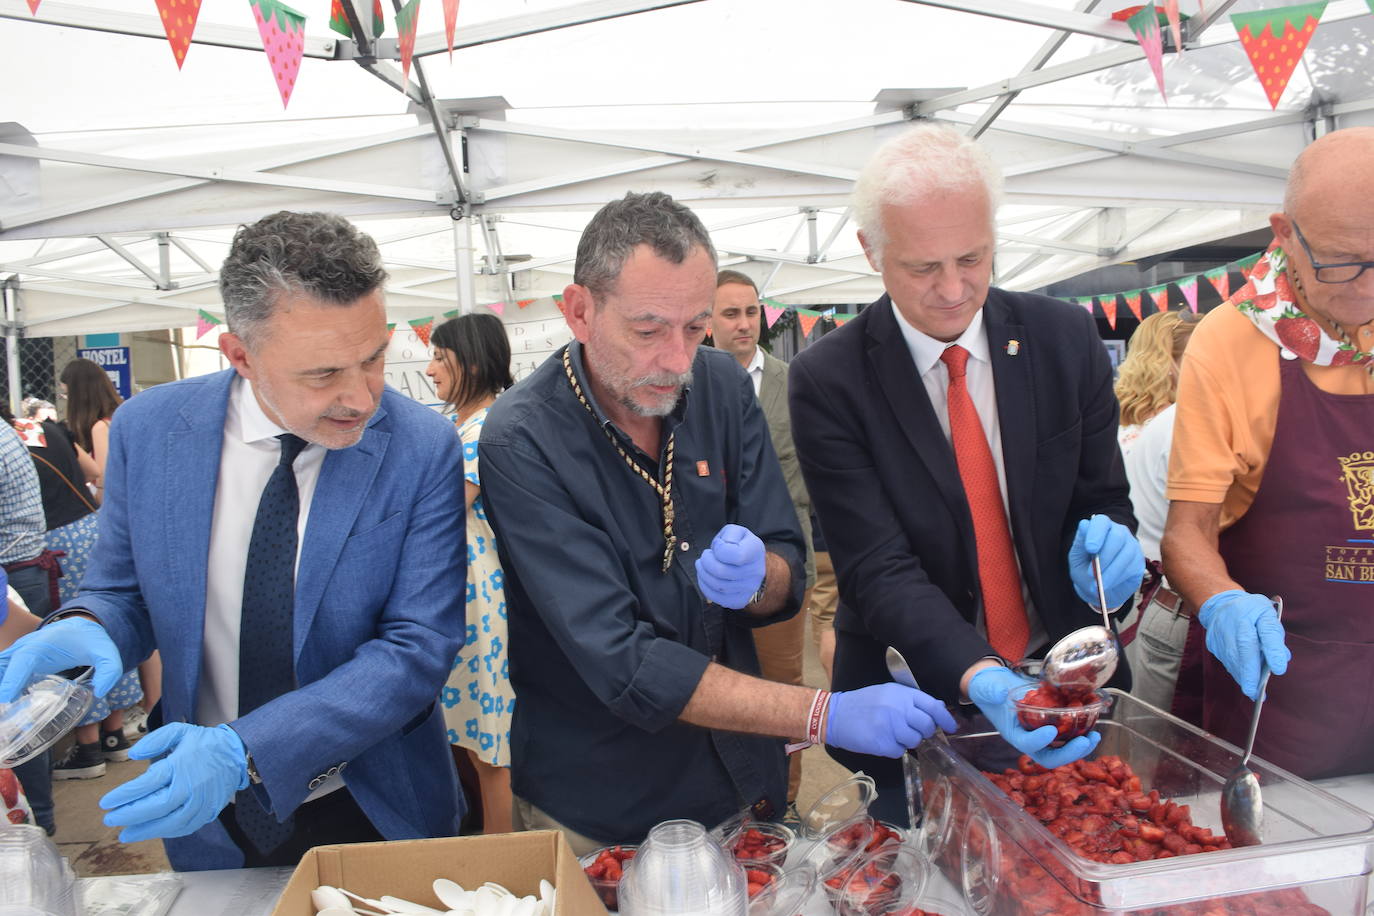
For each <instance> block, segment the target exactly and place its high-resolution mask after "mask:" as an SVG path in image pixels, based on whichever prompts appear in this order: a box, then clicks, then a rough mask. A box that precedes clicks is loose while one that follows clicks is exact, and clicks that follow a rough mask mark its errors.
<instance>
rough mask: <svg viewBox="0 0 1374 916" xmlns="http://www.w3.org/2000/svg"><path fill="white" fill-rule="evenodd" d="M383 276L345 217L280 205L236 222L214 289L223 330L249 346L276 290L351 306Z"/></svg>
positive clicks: (366, 239) (372, 251) (364, 239)
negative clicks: (250, 221)
mask: <svg viewBox="0 0 1374 916" xmlns="http://www.w3.org/2000/svg"><path fill="white" fill-rule="evenodd" d="M386 277H387V274H386V269H385V268H384V267H383V266H382V255H381V252H380V251H379V250H378V249H377V243H376V242H374V241H373V240H372V238H371V237H370V236H368V235H366V234H364V233H362V232H360V231H358V229H357V228H356V227H355V226H354V225H353V224H352V223H350V222H349V221H348V220H346V219H344V218H343V217H341V216H336V215H334V214H332V213H292V212H290V211H287V210H282V211H281V212H279V213H273V214H272V215H271V216H264V217H263V218H262V219H260V220H258V221H257V222H256V223H253V224H252V225H250V226H240V227H239V230H238V232H236V233H235V234H234V241H233V243H232V244H231V245H230V247H229V256H228V257H227V258H225V261H224V266H223V267H221V268H220V273H219V291H220V296H221V298H223V300H224V318H225V323H226V324H227V325H228V326H229V330H230V332H232V333H234V334H237V335H238V336H239V337H241V338H242V339H243V341H244V343H245V344H247V345H249V346H250V347H251V346H252V344H253V341H255V340H256V339H258V337H259V335H260V333H261V331H262V327H263V325H264V324H265V323H266V322H267V320H268V319H269V318H271V317H272V312H273V310H274V309H275V308H276V305H277V301H278V300H279V299H280V297H281V296H282V295H283V294H290V295H305V296H309V297H310V298H311V299H314V300H316V301H318V302H327V303H330V304H332V305H352V304H353V303H354V302H357V301H358V300H359V299H361V298H362V297H363V296H366V295H368V294H369V293H371V292H372V291H374V290H376V289H378V288H380V287H381V285H382V284H383V283H385V282H386Z"/></svg>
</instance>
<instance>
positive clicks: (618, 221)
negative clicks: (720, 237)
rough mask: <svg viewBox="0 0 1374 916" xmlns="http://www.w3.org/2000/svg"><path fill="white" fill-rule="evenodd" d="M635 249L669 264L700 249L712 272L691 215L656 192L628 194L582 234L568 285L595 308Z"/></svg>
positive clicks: (707, 243) (704, 238)
mask: <svg viewBox="0 0 1374 916" xmlns="http://www.w3.org/2000/svg"><path fill="white" fill-rule="evenodd" d="M640 245H648V246H649V247H650V248H652V249H653V251H654V254H656V255H658V256H659V257H661V258H664V259H666V260H668V261H671V262H672V263H674V264H681V263H682V262H683V261H685V260H687V258H688V256H689V255H691V254H692V252H693V251H695V250H696V249H697V248H703V249H705V250H706V253H707V254H709V255H710V256H711V268H712V270H714V269H715V266H716V249H715V246H713V245H712V244H711V236H710V235H709V234H708V233H707V231H706V227H705V226H703V225H702V224H701V220H699V219H697V215H696V214H695V213H693V212H692V211H691V210H689V209H688V208H687V207H685V206H683V205H682V204H680V203H678V202H677V201H675V200H673V199H672V198H671V197H669V196H668V195H667V194H664V193H663V192H661V191H651V192H649V193H647V194H636V193H634V192H633V191H632V192H630V193H628V194H626V195H625V196H624V197H622V198H621V199H620V200H613V201H611V202H610V203H608V204H606V206H604V207H602V208H601V209H600V210H598V211H596V215H595V216H593V217H592V218H591V221H590V222H589V223H587V228H585V229H583V230H582V238H581V239H579V240H578V242H577V261H576V263H575V264H574V266H573V282H574V283H576V284H577V285H579V286H585V287H586V288H587V289H588V291H590V292H591V294H592V299H593V301H595V302H597V303H598V304H599V303H600V302H601V299H602V297H603V296H605V295H606V294H607V293H610V292H613V291H614V290H615V287H616V284H617V283H618V282H619V281H620V271H621V269H622V268H624V266H625V261H626V259H628V258H629V257H630V254H631V253H632V252H633V251H634V250H635V248H636V247H638V246H640Z"/></svg>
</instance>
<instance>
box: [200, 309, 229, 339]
mask: <svg viewBox="0 0 1374 916" xmlns="http://www.w3.org/2000/svg"><path fill="white" fill-rule="evenodd" d="M223 323H224V322H222V321H220V320H219V319H218V318H216V317H215V316H214V315H211V314H210V313H209V312H207V311H205V309H197V310H196V340H200V339H201V338H202V337H204V336H205V335H206V334H208V333H210V332H211V331H212V330H214V329H215V328H217V327H219V326H220V325H221V324H223Z"/></svg>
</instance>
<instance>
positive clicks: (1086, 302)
mask: <svg viewBox="0 0 1374 916" xmlns="http://www.w3.org/2000/svg"><path fill="white" fill-rule="evenodd" d="M1078 304H1079V305H1081V306H1083V308H1085V309H1087V310H1088V314H1089V315H1091V314H1092V313H1093V308H1094V307H1096V305H1097V297H1096V296H1088V297H1086V298H1083V299H1079V300H1078Z"/></svg>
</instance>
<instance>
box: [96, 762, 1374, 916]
mask: <svg viewBox="0 0 1374 916" xmlns="http://www.w3.org/2000/svg"><path fill="white" fill-rule="evenodd" d="M1314 785H1316V786H1317V787H1319V788H1321V789H1324V790H1325V791H1327V792H1330V793H1331V794H1332V795H1334V796H1336V797H1337V798H1340V799H1342V800H1344V801H1346V802H1349V803H1350V804H1352V805H1354V806H1355V807H1357V808H1360V809H1362V810H1364V811H1368V812H1370V813H1371V814H1374V773H1371V774H1362V775H1359V776H1345V777H1341V778H1339V779H1323V780H1319V781H1317V782H1316V783H1314ZM157 877H160V876H158V875H127V876H124V880H127V881H132V882H138V881H140V880H152V879H154V878H157ZM177 877H179V878H180V879H181V880H182V890H181V893H180V894H179V895H178V896H177V899H176V902H175V903H174V904H173V906H172V909H171V911H170V913H169V916H269V914H271V912H272V907H274V906H275V905H276V903H277V898H278V897H279V896H280V895H281V892H282V888H284V887H285V886H286V882H287V880H288V879H289V878H290V877H291V869H289V868H240V869H232V870H228V871H201V872H180V873H177ZM92 880H94V879H89V878H83V879H81V883H82V884H83V885H84V884H87V883H89V882H90V881H92ZM933 885H935V886H940V887H941V891H942V896H948V897H951V898H954V899H957V898H958V896H959V895H958V893H957V892H955V891H954V889H953V888H952V887H950V886H948V884H947V882H945V880H944V878H943V876H941V875H939V874H936V875H935V876H934V879H933ZM830 912H831V911H830V907H829V905H828V904H827V903H826V901H825V898H824V897H823V896H822V895H820V894H817V895H816V899H815V900H813V902H812V905H810V906H808V907H806V908H805V910H804V913H805V916H826V914H829V913H830Z"/></svg>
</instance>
